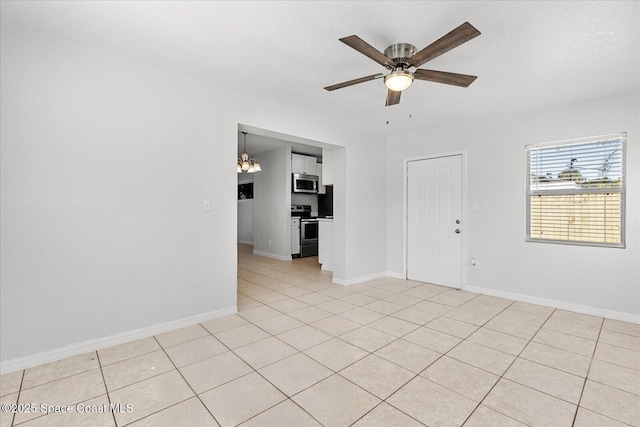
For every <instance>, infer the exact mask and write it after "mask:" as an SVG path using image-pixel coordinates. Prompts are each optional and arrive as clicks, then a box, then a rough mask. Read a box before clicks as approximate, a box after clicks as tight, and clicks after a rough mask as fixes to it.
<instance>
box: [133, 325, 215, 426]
mask: <svg viewBox="0 0 640 427" xmlns="http://www.w3.org/2000/svg"><path fill="white" fill-rule="evenodd" d="M205 330H206V328H205ZM207 332H209V331H207ZM153 339H154V340H156V342H157V343H158V345H159V346H160V348H161V349H162V352H163V353H164V355H165V356H166V357H167V359H169V361H170V362H171V364H172V365H173V368H174V369H175V370H176V372H178V374H179V375H180V377H181V378H182V380H183V381H184V382H185V384H187V386H188V387H189V389H190V390H191V391H192V392H193V394H194V395H195V397H196V398H198V400H199V401H200V403H201V404H202V406H204V408H205V409H206V410H207V412H208V413H209V415H211V418H213V420H214V421H215V422H216V423H217V424H218V425H220V423H218V420H217V419H216V417H215V416H214V415H213V414H212V413H211V411H210V410H209V408H208V407H207V405H205V404H204V402H203V401H202V399H201V398H200V395H199V394H198V393H196V391H195V390H194V389H193V387H191V384H189V381H187V379H186V378H185V377H184V375H182V372H180V369H178V367H177V366H176V364H175V363H174V361H173V359H171V357H170V356H169V355H168V354H167V352H166V350H165V348H164V347H162V344H160V341H158V339H157V338H156V337H155V336H154V337H153ZM222 345H224V343H222ZM169 372H171V371H169ZM192 398H193V397H189V398H187V399H185V400H181V401H180V402H176V403H174V404H173V405H169V406H167V407H166V408H162V409H160V410H159V411H156V412H153V413H151V414H149V415H146V416H145V417H143V418H146V417H149V416H151V415H154V414H157V413H158V412H161V411H164V410H165V409H168V408H171V407H173V406H176V405H179V404H181V403H183V402H186V401H187V400H189V399H192ZM141 419H142V418H141ZM136 421H137V420H136Z"/></svg>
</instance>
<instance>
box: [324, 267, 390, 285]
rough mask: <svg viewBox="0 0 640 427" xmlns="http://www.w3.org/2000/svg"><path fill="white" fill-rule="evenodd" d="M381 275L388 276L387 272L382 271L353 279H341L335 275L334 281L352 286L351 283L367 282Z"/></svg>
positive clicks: (337, 283)
mask: <svg viewBox="0 0 640 427" xmlns="http://www.w3.org/2000/svg"><path fill="white" fill-rule="evenodd" d="M381 277H387V272H386V271H381V272H379V273H374V274H368V275H366V276H360V277H354V278H353V279H339V278H337V277H334V278H333V283H335V284H336V285H340V286H350V285H356V284H358V283H362V282H366V281H368V280H374V279H379V278H381Z"/></svg>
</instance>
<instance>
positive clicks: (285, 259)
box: [253, 249, 292, 261]
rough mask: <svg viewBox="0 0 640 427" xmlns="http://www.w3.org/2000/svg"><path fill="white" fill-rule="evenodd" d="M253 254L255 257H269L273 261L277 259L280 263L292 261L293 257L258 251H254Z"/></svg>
mask: <svg viewBox="0 0 640 427" xmlns="http://www.w3.org/2000/svg"><path fill="white" fill-rule="evenodd" d="M253 254H254V255H260V256H263V257H267V258H273V259H277V260H280V261H291V260H292V258H291V255H289V256H282V255H276V254H271V253H269V252H261V251H256V250H255V249H254V250H253Z"/></svg>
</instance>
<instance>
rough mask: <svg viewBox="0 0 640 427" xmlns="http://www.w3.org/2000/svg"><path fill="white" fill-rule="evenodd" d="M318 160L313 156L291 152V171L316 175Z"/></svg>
mask: <svg viewBox="0 0 640 427" xmlns="http://www.w3.org/2000/svg"><path fill="white" fill-rule="evenodd" d="M316 161H317V160H316V158H315V157H313V156H303V155H302V154H295V153H291V173H306V174H307V175H315V174H316V173H317V166H316Z"/></svg>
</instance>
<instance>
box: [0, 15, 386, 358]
mask: <svg viewBox="0 0 640 427" xmlns="http://www.w3.org/2000/svg"><path fill="white" fill-rule="evenodd" d="M1 31H2V33H1V37H0V42H1V43H2V44H1V48H0V55H1V57H0V67H1V68H0V72H1V76H0V81H1V84H2V87H1V90H0V96H1V108H0V112H1V118H0V119H1V124H0V128H1V135H0V139H1V145H2V146H1V157H2V159H1V162H2V164H1V173H2V176H1V182H0V184H1V197H2V212H1V233H0V245H1V252H2V259H1V265H0V270H1V277H0V282H1V287H0V300H1V301H0V313H1V314H0V316H1V318H0V328H1V329H0V340H1V342H0V361H1V362H2V365H0V369H1V370H7V369H17V368H19V367H24V366H27V365H28V364H30V363H34V361H37V362H38V363H41V362H43V361H48V360H52V359H51V357H52V355H54V354H58V355H60V354H62V353H64V352H62V353H60V352H58V353H55V351H61V350H64V349H65V348H69V347H68V346H71V348H72V349H71V350H70V351H76V350H78V349H79V348H80V347H78V346H82V345H85V344H86V345H85V347H82V348H83V349H84V350H85V351H87V349H88V348H90V347H91V346H94V347H97V346H100V345H104V343H105V342H106V341H105V340H108V339H110V338H112V340H111V342H113V340H114V339H116V340H117V339H120V338H117V337H124V336H126V334H127V333H132V332H135V331H140V330H143V331H149V330H150V329H149V328H151V329H153V328H154V327H160V326H162V325H166V324H168V323H171V322H175V321H179V320H183V319H189V318H193V317H194V316H202V315H208V314H212V313H213V314H215V313H220V312H221V311H224V310H228V309H233V308H234V307H235V303H236V262H237V257H236V231H237V216H236V214H237V200H236V198H237V187H236V185H237V173H236V169H235V165H234V163H235V159H236V158H237V131H238V124H239V123H242V124H247V125H251V126H255V127H257V128H262V129H268V130H271V131H274V132H279V133H282V134H287V135H294V136H298V137H303V138H308V139H312V140H314V141H322V142H326V143H329V144H334V145H336V146H340V147H345V148H344V149H338V150H337V151H338V152H340V153H341V154H340V156H342V159H340V156H337V157H338V159H337V160H336V167H337V168H339V167H340V166H338V165H342V166H343V167H344V165H345V163H344V160H345V159H346V158H350V159H353V160H354V163H353V164H349V171H348V172H347V171H345V170H344V169H343V170H342V171H336V183H335V187H334V189H335V190H336V191H335V195H334V196H335V211H336V212H335V220H334V222H335V226H336V229H337V230H338V231H339V232H340V234H339V235H338V236H337V240H338V241H337V242H336V247H337V251H339V254H337V255H343V256H340V259H339V260H337V261H336V268H335V271H334V277H335V278H336V279H339V280H344V281H347V280H351V279H353V278H358V277H365V276H368V275H372V274H379V273H380V272H381V270H382V269H384V265H385V260H386V251H385V242H386V235H385V234H384V233H381V232H379V230H384V228H385V225H386V212H385V211H384V209H383V208H382V206H381V203H380V200H384V199H385V198H386V194H385V190H386V188H385V187H384V178H380V177H372V176H371V174H369V173H367V172H366V168H368V167H369V165H371V164H373V165H375V166H376V167H379V168H380V169H379V170H384V165H385V163H384V160H383V159H384V154H385V139H384V138H381V137H373V136H369V135H364V134H362V133H359V132H355V131H352V130H350V129H349V128H348V127H347V125H346V124H344V123H340V122H335V121H331V120H329V119H327V118H325V117H323V114H322V112H320V111H313V112H311V111H309V110H307V109H305V107H304V106H300V105H276V104H273V103H270V102H267V101H262V100H258V99H255V98H251V97H247V96H243V95H241V94H238V93H234V92H231V91H228V90H224V89H220V88H216V87H213V86H211V85H208V84H204V83H202V82H198V81H196V80H194V79H191V78H187V77H183V76H180V75H177V74H175V73H172V72H168V71H164V70H161V69H158V68H156V67H153V66H148V65H146V64H143V63H140V62H136V61H132V60H128V59H125V58H122V57H119V56H116V55H112V54H109V53H106V52H102V51H100V50H96V49H94V48H91V47H86V46H82V45H79V44H75V43H70V42H67V41H63V40H59V39H54V38H50V37H48V36H43V35H41V34H38V33H34V32H31V31H28V30H22V29H17V28H13V27H11V26H6V25H5V26H2V29H1ZM220 100H224V102H220ZM356 159H360V160H361V161H355V160H356ZM372 183H373V184H374V185H372ZM380 183H382V185H379V184H380ZM203 199H209V200H212V201H213V206H212V210H211V212H203V210H202V200H203ZM347 200H348V202H347ZM367 251H368V252H369V253H370V254H371V255H370V256H369V258H366V259H365V258H364V257H363V256H362V254H363V253H365V252H367ZM158 325H160V326H158ZM122 334H124V335H122ZM114 337H116V338H114ZM92 340H95V341H92ZM74 346H75V347H74ZM74 349H75V350H74Z"/></svg>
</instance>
